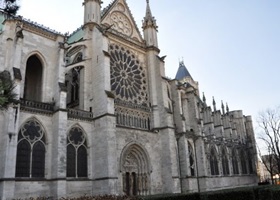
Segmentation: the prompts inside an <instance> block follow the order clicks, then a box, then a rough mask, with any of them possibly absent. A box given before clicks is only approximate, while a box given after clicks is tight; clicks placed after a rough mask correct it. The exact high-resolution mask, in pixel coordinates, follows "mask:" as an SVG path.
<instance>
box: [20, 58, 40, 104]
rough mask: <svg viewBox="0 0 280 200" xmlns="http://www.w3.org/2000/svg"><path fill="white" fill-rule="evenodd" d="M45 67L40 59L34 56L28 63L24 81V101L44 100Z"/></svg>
mask: <svg viewBox="0 0 280 200" xmlns="http://www.w3.org/2000/svg"><path fill="white" fill-rule="evenodd" d="M42 80H43V65H42V62H41V61H40V59H39V58H38V57H37V56H36V55H33V56H31V57H30V58H28V60H27V63H26V71H25V81H24V96H23V98H24V99H27V100H32V101H41V98H42Z"/></svg>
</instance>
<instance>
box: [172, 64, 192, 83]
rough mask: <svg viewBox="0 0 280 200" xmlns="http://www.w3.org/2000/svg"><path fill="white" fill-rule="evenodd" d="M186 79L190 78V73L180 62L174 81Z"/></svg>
mask: <svg viewBox="0 0 280 200" xmlns="http://www.w3.org/2000/svg"><path fill="white" fill-rule="evenodd" d="M186 77H190V78H192V76H191V74H190V72H189V71H188V70H187V68H186V66H185V64H184V62H183V61H182V62H180V63H179V69H178V71H177V74H176V77H175V79H176V80H182V79H184V78H186Z"/></svg>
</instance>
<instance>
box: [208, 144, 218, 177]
mask: <svg viewBox="0 0 280 200" xmlns="http://www.w3.org/2000/svg"><path fill="white" fill-rule="evenodd" d="M210 170H211V175H219V165H218V159H217V155H216V152H215V150H214V148H211V151H210Z"/></svg>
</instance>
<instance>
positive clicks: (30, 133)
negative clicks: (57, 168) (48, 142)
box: [16, 120, 46, 177]
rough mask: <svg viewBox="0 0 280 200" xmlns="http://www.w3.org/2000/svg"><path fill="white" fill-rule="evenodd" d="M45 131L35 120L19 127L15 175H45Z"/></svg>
mask: <svg viewBox="0 0 280 200" xmlns="http://www.w3.org/2000/svg"><path fill="white" fill-rule="evenodd" d="M45 151H46V148H45V133H44V130H43V128H42V127H41V125H40V124H39V123H38V122H37V121H36V120H30V121H28V122H26V123H25V124H24V125H23V126H22V127H21V129H20V131H19V134H18V144H17V160H16V177H44V176H45Z"/></svg>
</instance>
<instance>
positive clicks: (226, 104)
mask: <svg viewBox="0 0 280 200" xmlns="http://www.w3.org/2000/svg"><path fill="white" fill-rule="evenodd" d="M226 110H227V113H228V112H229V108H228V104H226Z"/></svg>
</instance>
